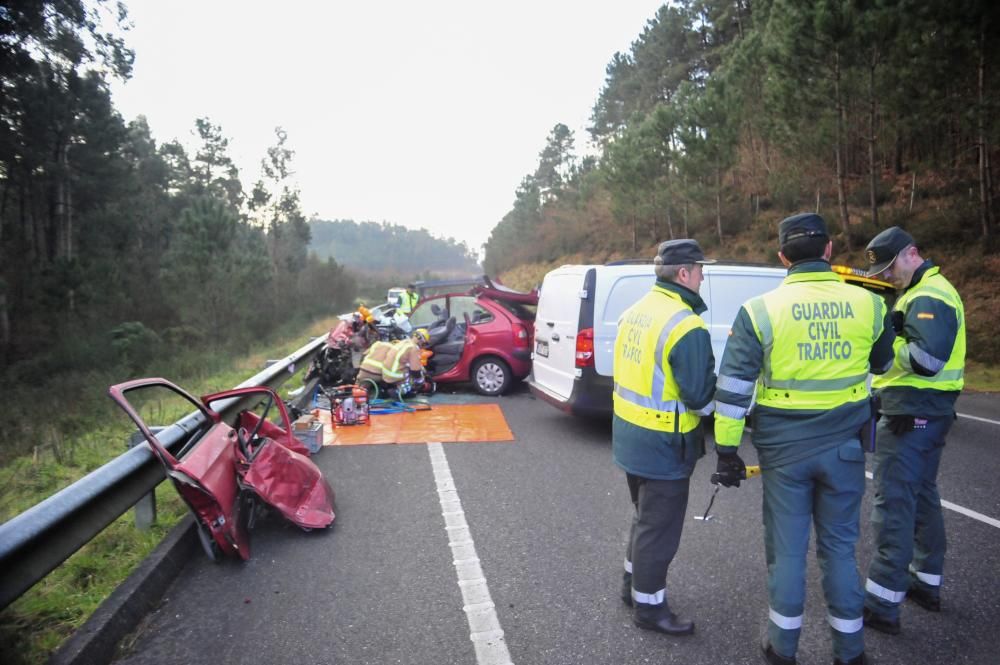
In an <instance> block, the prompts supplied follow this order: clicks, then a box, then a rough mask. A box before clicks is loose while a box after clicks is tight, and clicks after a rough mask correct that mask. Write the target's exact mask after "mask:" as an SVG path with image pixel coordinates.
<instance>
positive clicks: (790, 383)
mask: <svg viewBox="0 0 1000 665" xmlns="http://www.w3.org/2000/svg"><path fill="white" fill-rule="evenodd" d="M778 240H779V243H780V246H781V251H780V253H779V254H778V256H779V257H780V258H781V262H782V263H783V264H785V265H786V266H788V276H787V277H786V278H785V280H784V281H783V282H782V283H781V285H780V286H779V287H778V288H777V289H775V290H773V291H770V292H768V293H765V294H764V295H762V296H758V297H755V298H751V299H750V300H748V301H747V302H746V303H745V304H744V305H743V307H742V308H741V309H740V312H739V314H738V315H737V317H736V321H735V322H734V323H733V327H732V330H731V333H730V337H729V340H728V341H727V343H726V349H725V351H724V352H723V356H722V364H721V366H720V368H719V381H718V389H717V391H716V402H715V442H716V452H717V453H718V467H717V470H718V473H719V476H720V479H721V482H722V484H723V485H726V486H737V487H738V486H739V483H740V478H741V477H744V474H745V467H744V464H743V461H742V460H741V459H740V457H739V455H738V454H737V448H738V446H739V445H740V439H741V437H742V435H743V426H744V420H745V418H746V415H747V411H748V409H749V408H750V405H751V401H752V399H753V397H754V395H755V394H756V400H757V403H756V406H754V410H753V414H752V419H753V432H752V435H751V441H752V442H753V445H754V448H756V450H757V457H758V459H759V461H760V466H761V471H762V473H761V475H762V478H763V485H764V487H763V489H764V544H765V555H766V558H767V569H768V591H769V601H770V612H769V614H768V628H767V633H766V634H765V635H764V637H763V639H762V641H761V649H762V651H763V654H764V658H765V660H766V661H767V662H768V663H771V664H772V665H792V664H794V663H795V653H796V651H797V649H798V642H799V634H800V632H801V628H802V615H803V609H804V603H805V580H806V555H807V553H808V550H809V532H810V525H811V524H814V525H815V529H816V550H817V555H818V558H819V566H820V571H821V573H822V577H823V591H824V594H825V596H826V602H827V610H828V611H827V621H828V623H829V624H830V627H831V628H832V636H833V655H834V663H836V664H838V665H840V664H851V665H863V664H864V663H866V662H868V661H867V660H866V656H865V653H864V648H865V645H864V630H863V619H862V617H863V613H862V610H863V607H864V591H863V589H862V587H861V579H860V577H859V576H858V568H857V561H856V556H855V545H856V543H857V540H858V533H859V529H860V524H859V522H860V510H861V497H862V496H863V495H864V491H865V454H864V450H863V449H862V446H861V442H860V437H859V433H860V431H861V430H862V428H863V427H865V426H866V425H870V423H871V419H872V415H873V413H872V404H871V399H870V395H869V391H868V387H867V380H868V373H869V371H871V372H875V373H880V372H885V371H887V370H888V369H889V366H890V365H891V364H892V342H893V339H894V335H893V331H892V325H891V321H890V318H889V312H888V308H887V307H886V306H885V303H884V301H883V300H882V298H881V297H880V296H877V295H875V294H873V293H870V292H868V291H865V290H864V289H862V288H860V287H857V286H851V285H849V284H845V283H844V282H842V281H841V280H840V279H839V278H838V277H837V275H836V274H835V273H834V272H832V271H831V269H830V264H829V261H830V255H831V253H832V251H833V245H832V243H831V242H830V239H829V235H828V233H827V230H826V223H825V222H824V221H823V219H822V218H821V217H820V216H819V215H816V214H812V213H804V214H800V215H795V216H793V217H789V218H787V219H785V220H783V221H782V222H781V224H780V225H779V227H778Z"/></svg>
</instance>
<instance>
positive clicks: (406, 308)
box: [399, 284, 420, 316]
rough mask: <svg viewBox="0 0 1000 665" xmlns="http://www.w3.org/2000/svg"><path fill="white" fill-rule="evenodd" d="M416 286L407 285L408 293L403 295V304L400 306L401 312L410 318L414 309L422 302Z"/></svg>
mask: <svg viewBox="0 0 1000 665" xmlns="http://www.w3.org/2000/svg"><path fill="white" fill-rule="evenodd" d="M416 288H417V287H416V285H415V284H407V285H406V292H405V293H403V295H402V302H401V303H400V304H399V311H400V312H402V313H403V314H405V315H406V316H409V315H410V314H412V313H413V308H414V307H416V306H417V303H418V302H420V296H419V295H418V294H417V292H416V290H415V289H416Z"/></svg>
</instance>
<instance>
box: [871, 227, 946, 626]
mask: <svg viewBox="0 0 1000 665" xmlns="http://www.w3.org/2000/svg"><path fill="white" fill-rule="evenodd" d="M867 251H868V261H869V262H870V263H871V268H870V269H869V271H868V274H869V275H870V276H873V277H879V278H880V279H884V280H885V281H887V282H891V283H892V285H893V286H895V287H896V288H897V289H898V290H899V291H900V292H901V293H900V296H899V298H898V300H896V303H895V305H894V307H893V312H892V315H893V325H894V327H895V328H896V333H897V335H898V337H897V338H896V343H895V359H894V361H893V365H892V369H890V370H889V371H888V372H887V373H886V374H884V375H882V376H879V377H876V378H875V380H874V381H873V382H872V387H873V388H874V389H875V390H876V393H877V394H878V396H879V399H880V402H881V411H882V414H883V418H882V420H881V421H880V422H879V429H878V447H877V450H876V452H875V502H874V507H873V509H872V524H873V526H874V530H875V553H874V556H873V557H872V562H871V566H870V567H869V569H868V580H867V581H866V582H865V591H866V594H865V624H866V625H867V626H868V627H870V628H874V629H875V630H879V631H882V632H885V633H889V634H892V635H895V634H896V633H898V632H899V630H900V621H899V604H900V602H901V601H902V600H903V598H904V597H905V598H909V599H910V600H913V601H914V602H916V603H917V604H918V605H920V606H921V607H923V608H924V609H926V610H930V611H931V612H938V611H940V609H941V598H940V590H941V576H942V574H943V570H944V552H945V534H944V520H943V518H942V515H941V497H940V495H939V494H938V489H937V472H938V465H939V463H940V462H941V453H942V451H943V450H944V443H945V435H946V434H947V433H948V429H949V428H950V427H951V423H952V422H953V421H954V419H955V400H956V399H957V398H958V394H959V392H961V390H962V385H963V372H964V367H965V310H964V307H963V305H962V299H961V298H960V297H959V295H958V292H957V291H955V288H954V287H953V286H952V285H951V284H950V283H949V282H948V280H947V279H945V278H944V276H943V275H941V273H940V270H939V269H938V268H937V267H936V266H935V265H934V264H933V263H931V262H930V261H926V260H924V259H923V258H922V257H921V256H920V252H919V251H918V249H917V247H916V245H915V243H914V240H913V236H911V235H910V234H909V233H907V232H906V231H904V230H903V229H901V228H899V227H896V226H894V227H892V228H889V229H886V230H885V231H882V232H881V233H879V234H878V235H877V236H875V237H874V238H873V239H872V241H871V242H870V243H869V244H868V249H867Z"/></svg>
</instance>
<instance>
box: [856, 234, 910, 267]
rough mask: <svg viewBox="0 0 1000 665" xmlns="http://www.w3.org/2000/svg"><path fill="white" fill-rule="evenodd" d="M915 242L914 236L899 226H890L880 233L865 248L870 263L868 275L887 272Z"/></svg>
mask: <svg viewBox="0 0 1000 665" xmlns="http://www.w3.org/2000/svg"><path fill="white" fill-rule="evenodd" d="M913 244H915V241H914V240H913V236H911V235H910V234H909V233H907V232H906V231H904V230H903V229H901V228H899V227H898V226H890V227H889V228H887V229H886V230H885V231H882V233H879V234H878V235H877V236H875V237H874V238H872V240H871V242H870V243H868V247H866V248H865V256H866V257H867V258H868V264H869V265H868V276H869V277H874V276H875V275H878V274H879V273H882V272H885V270H886V269H887V268H888V267H889V266H891V265H892V264H893V263H894V262H895V261H896V257H897V256H899V253H900V252H902V251H903V250H904V249H906V248H907V247H909V246H910V245H913Z"/></svg>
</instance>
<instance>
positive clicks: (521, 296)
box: [410, 279, 538, 395]
mask: <svg viewBox="0 0 1000 665" xmlns="http://www.w3.org/2000/svg"><path fill="white" fill-rule="evenodd" d="M422 285H423V284H421V286H422ZM537 305H538V293H537V291H532V292H530V293H522V292H520V291H514V290H511V289H508V288H507V287H504V286H502V285H500V284H495V283H493V282H491V281H489V280H488V279H487V280H485V283H484V284H481V285H477V286H475V287H473V288H472V289H471V290H469V291H466V292H462V293H443V294H437V295H430V296H427V297H425V298H422V299H421V300H420V302H419V304H418V305H417V306H416V307H415V308H414V310H413V313H412V314H410V324H411V325H412V326H413V328H426V329H427V331H428V334H429V335H430V344H429V348H430V350H431V351H433V352H434V354H433V355H432V356H431V357H430V359H429V360H428V363H427V373H428V375H430V376H431V377H432V378H433V379H434V381H435V382H437V383H456V382H470V383H472V385H473V386H474V387H475V389H476V390H477V391H478V392H480V393H481V394H483V395H502V394H503V393H505V392H507V391H508V390H510V388H511V386H513V385H514V384H515V382H518V381H521V380H522V379H524V378H525V377H526V376H528V374H530V373H531V350H532V343H533V337H534V321H535V309H536V307H537Z"/></svg>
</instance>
